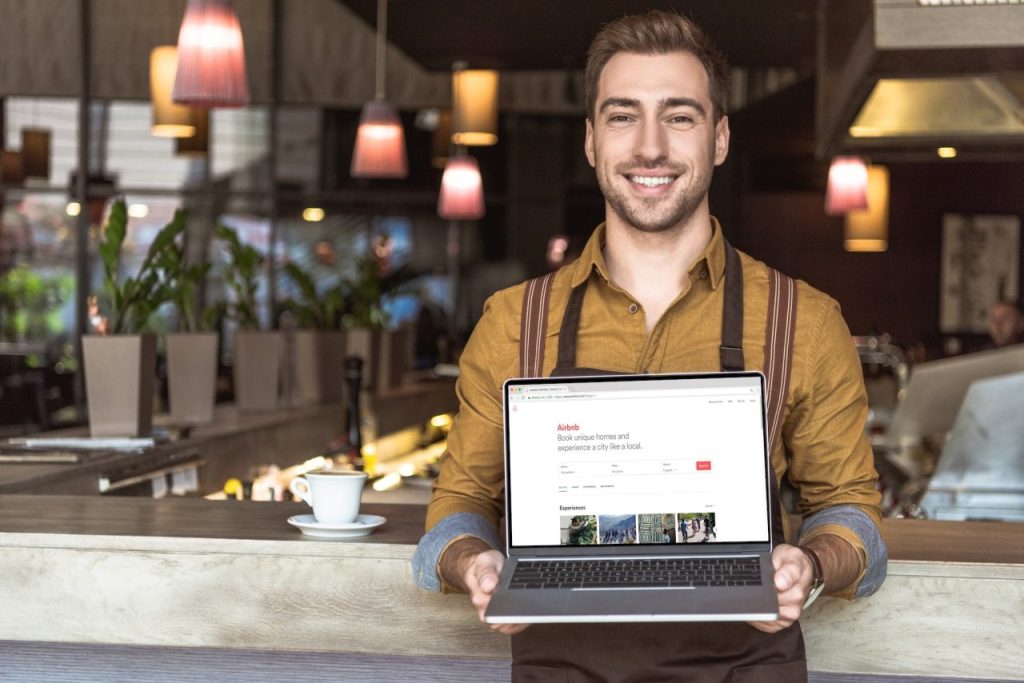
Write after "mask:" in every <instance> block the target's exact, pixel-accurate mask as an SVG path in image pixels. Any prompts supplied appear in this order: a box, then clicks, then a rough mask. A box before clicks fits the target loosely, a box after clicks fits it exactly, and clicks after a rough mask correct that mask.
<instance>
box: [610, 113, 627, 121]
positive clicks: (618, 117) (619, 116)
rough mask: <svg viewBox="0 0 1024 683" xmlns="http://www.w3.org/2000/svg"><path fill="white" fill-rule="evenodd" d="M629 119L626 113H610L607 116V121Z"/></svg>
mask: <svg viewBox="0 0 1024 683" xmlns="http://www.w3.org/2000/svg"><path fill="white" fill-rule="evenodd" d="M629 120H630V118H629V116H628V115H627V114H612V115H611V116H609V117H608V122H609V123H625V122H627V121H629Z"/></svg>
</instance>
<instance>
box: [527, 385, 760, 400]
mask: <svg viewBox="0 0 1024 683" xmlns="http://www.w3.org/2000/svg"><path fill="white" fill-rule="evenodd" d="M527 395H528V396H531V397H532V396H537V398H542V397H543V398H548V399H570V398H586V399H595V398H598V399H603V398H647V397H651V396H679V397H690V398H701V397H705V396H756V395H757V388H756V387H704V388H693V389H644V390H637V391H607V390H604V391H594V392H589V391H576V392H568V391H567V392H560V393H554V392H552V393H543V394H540V395H536V394H533V393H532V392H531V393H530V394H527Z"/></svg>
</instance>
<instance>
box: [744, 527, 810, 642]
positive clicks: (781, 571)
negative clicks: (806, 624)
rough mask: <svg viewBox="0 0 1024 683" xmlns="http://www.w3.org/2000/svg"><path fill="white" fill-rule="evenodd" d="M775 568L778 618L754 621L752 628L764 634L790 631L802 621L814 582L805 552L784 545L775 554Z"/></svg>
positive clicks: (776, 547) (773, 552)
mask: <svg viewBox="0 0 1024 683" xmlns="http://www.w3.org/2000/svg"><path fill="white" fill-rule="evenodd" d="M772 564H773V565H774V566H775V590H776V591H777V592H778V594H779V618H778V619H776V620H775V621H751V622H749V623H750V625H751V626H753V627H754V628H756V629H757V630H759V631H764V632H765V633H777V632H779V631H781V630H782V629H784V628H789V627H790V626H792V625H793V624H794V622H796V620H797V619H799V618H800V612H801V610H802V609H803V606H804V602H805V601H806V600H807V595H808V594H809V593H810V590H811V583H813V582H814V566H813V565H812V564H811V561H810V559H808V557H807V555H806V554H805V553H804V551H802V550H800V549H799V548H797V547H796V546H792V545H788V544H786V543H783V544H781V545H777V546H775V550H773V551H772Z"/></svg>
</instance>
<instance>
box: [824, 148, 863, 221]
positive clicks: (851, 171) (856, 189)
mask: <svg viewBox="0 0 1024 683" xmlns="http://www.w3.org/2000/svg"><path fill="white" fill-rule="evenodd" d="M867 206H868V168H867V164H865V163H864V160H863V159H861V158H860V157H848V156H847V157H836V158H835V159H833V160H832V164H831V166H829V169H828V190H827V191H826V193H825V213H827V214H828V215H830V216H842V215H843V214H845V213H847V212H849V211H855V210H862V209H866V208H867Z"/></svg>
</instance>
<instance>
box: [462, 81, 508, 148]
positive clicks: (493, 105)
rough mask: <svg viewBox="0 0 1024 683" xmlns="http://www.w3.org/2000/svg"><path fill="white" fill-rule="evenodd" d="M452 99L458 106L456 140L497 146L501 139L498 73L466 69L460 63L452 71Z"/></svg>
mask: <svg viewBox="0 0 1024 683" xmlns="http://www.w3.org/2000/svg"><path fill="white" fill-rule="evenodd" d="M452 100H453V102H455V105H454V106H456V107H457V108H458V111H456V112H455V114H454V120H455V121H457V122H458V123H457V125H456V126H455V128H454V130H453V132H452V142H454V143H455V144H457V145H467V146H475V145H493V144H496V143H497V142H498V72H497V71H488V70H482V69H466V68H465V64H464V63H462V62H458V63H456V64H455V67H454V70H453V72H452Z"/></svg>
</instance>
